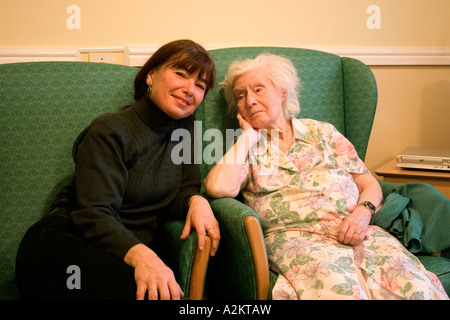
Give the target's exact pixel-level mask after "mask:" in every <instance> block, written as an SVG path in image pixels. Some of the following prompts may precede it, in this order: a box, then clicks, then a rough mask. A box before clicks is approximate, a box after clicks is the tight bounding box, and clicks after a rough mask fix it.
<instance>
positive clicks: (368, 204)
mask: <svg viewBox="0 0 450 320" xmlns="http://www.w3.org/2000/svg"><path fill="white" fill-rule="evenodd" d="M357 206H364V207H366V208H367V209H369V211H370V218H371V219H372V217H373V215H374V214H375V211H376V210H377V208H376V207H375V205H374V204H373V203H372V202H370V201H364V202H360V203H358V204H357Z"/></svg>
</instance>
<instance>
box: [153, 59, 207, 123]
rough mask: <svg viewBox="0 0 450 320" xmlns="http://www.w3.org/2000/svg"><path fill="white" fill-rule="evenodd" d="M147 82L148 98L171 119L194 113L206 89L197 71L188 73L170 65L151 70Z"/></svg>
mask: <svg viewBox="0 0 450 320" xmlns="http://www.w3.org/2000/svg"><path fill="white" fill-rule="evenodd" d="M147 84H148V85H151V91H150V99H151V100H152V101H153V102H154V103H155V104H156V105H157V106H158V107H159V108H160V109H161V110H162V111H163V112H164V113H166V114H167V115H168V116H170V117H171V118H173V119H181V118H186V117H188V116H190V115H191V114H192V113H194V111H195V109H197V107H198V105H199V104H200V103H201V102H202V101H203V98H204V97H205V92H206V89H207V84H206V82H205V81H204V80H202V79H199V77H198V72H197V73H195V74H189V73H188V72H187V71H186V70H184V69H174V68H171V67H162V68H161V69H153V70H151V71H150V72H149V73H148V75H147Z"/></svg>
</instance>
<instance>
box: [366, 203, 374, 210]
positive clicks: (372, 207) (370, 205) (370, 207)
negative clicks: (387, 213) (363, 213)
mask: <svg viewBox="0 0 450 320" xmlns="http://www.w3.org/2000/svg"><path fill="white" fill-rule="evenodd" d="M366 206H367V207H368V208H369V209H370V210H372V211H375V209H376V208H375V206H374V205H373V203H372V202H369V201H366Z"/></svg>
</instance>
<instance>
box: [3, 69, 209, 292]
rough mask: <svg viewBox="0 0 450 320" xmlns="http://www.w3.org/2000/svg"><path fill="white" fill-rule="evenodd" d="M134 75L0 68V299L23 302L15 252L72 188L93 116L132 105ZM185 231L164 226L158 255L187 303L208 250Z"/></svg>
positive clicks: (177, 225)
mask: <svg viewBox="0 0 450 320" xmlns="http://www.w3.org/2000/svg"><path fill="white" fill-rule="evenodd" d="M136 73H137V69H136V68H133V67H128V66H120V65H108V64H98V63H84V62H32V63H15V64H4V65H0V154H1V160H0V299H20V298H21V297H20V294H19V292H18V290H17V287H16V285H15V281H14V267H15V257H16V252H17V248H18V245H19V243H20V240H21V238H22V236H23V234H24V233H25V231H26V230H27V229H28V227H29V226H30V225H31V224H33V223H34V222H35V221H37V220H38V219H39V218H40V217H42V216H43V215H44V214H45V213H46V212H47V211H48V208H49V206H50V204H51V203H52V201H53V199H54V197H55V195H56V193H57V192H58V191H59V190H60V188H61V187H62V186H63V185H65V184H66V183H67V182H68V181H69V179H70V176H71V174H72V172H73V170H74V163H73V160H72V156H71V154H72V151H71V150H72V145H73V142H74V141H75V138H76V137H77V135H78V134H79V133H80V132H81V130H82V129H83V128H84V127H85V126H87V125H88V124H89V123H90V122H91V121H92V120H93V119H94V118H95V117H96V116H98V115H100V114H102V113H105V112H110V111H116V110H119V109H120V108H121V107H122V106H125V105H127V104H130V103H132V102H133V101H134V100H133V93H134V87H133V83H134V77H135V75H136ZM183 226H184V221H167V222H166V223H165V224H164V225H163V226H162V229H161V234H160V236H159V237H158V238H157V240H158V242H159V243H161V244H163V246H162V248H161V249H160V251H161V253H160V255H161V256H162V257H163V260H164V261H165V262H166V263H167V264H168V265H169V266H170V267H172V269H173V270H174V272H175V274H176V277H177V279H178V281H179V283H180V285H181V287H182V289H183V291H184V293H185V294H186V296H187V297H190V298H193V299H201V298H202V295H203V284H204V278H205V272H206V267H207V263H208V258H209V255H208V252H207V251H208V250H206V251H204V252H203V253H201V252H198V251H196V247H197V246H196V243H197V235H196V233H195V232H193V233H192V234H191V236H190V237H189V238H188V240H186V241H180V240H179V237H180V235H181V231H182V228H183ZM208 245H210V242H209V240H208V241H207V248H208ZM64 272H65V270H64ZM81 272H82V270H81ZM67 276H68V277H69V276H70V275H69V274H68V275H67ZM81 279H82V274H81Z"/></svg>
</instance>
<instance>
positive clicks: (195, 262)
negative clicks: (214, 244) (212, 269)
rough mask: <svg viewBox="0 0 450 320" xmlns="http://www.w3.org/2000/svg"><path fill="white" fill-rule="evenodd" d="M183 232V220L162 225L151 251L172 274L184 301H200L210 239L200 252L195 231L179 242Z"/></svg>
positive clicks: (168, 221)
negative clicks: (153, 251) (155, 253)
mask: <svg viewBox="0 0 450 320" xmlns="http://www.w3.org/2000/svg"><path fill="white" fill-rule="evenodd" d="M183 228H184V221H182V220H167V221H163V222H162V224H161V227H160V229H159V232H158V234H157V235H156V236H155V240H154V247H155V251H156V252H157V254H158V256H159V257H160V258H161V259H162V260H163V261H164V263H165V264H166V265H167V266H169V267H170V268H171V269H172V271H173V272H174V274H175V277H176V279H177V282H178V284H179V285H180V287H181V289H182V290H183V292H184V294H185V297H186V298H189V299H193V300H201V299H202V298H203V288H204V283H205V278H206V271H207V268H208V263H209V254H210V249H211V239H210V238H209V237H208V236H207V237H206V239H205V248H204V249H203V250H202V251H200V250H199V249H198V246H197V242H198V238H197V233H196V232H195V231H193V232H191V234H190V235H189V237H188V238H187V239H186V240H184V241H183V240H180V236H181V232H182V231H183Z"/></svg>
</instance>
